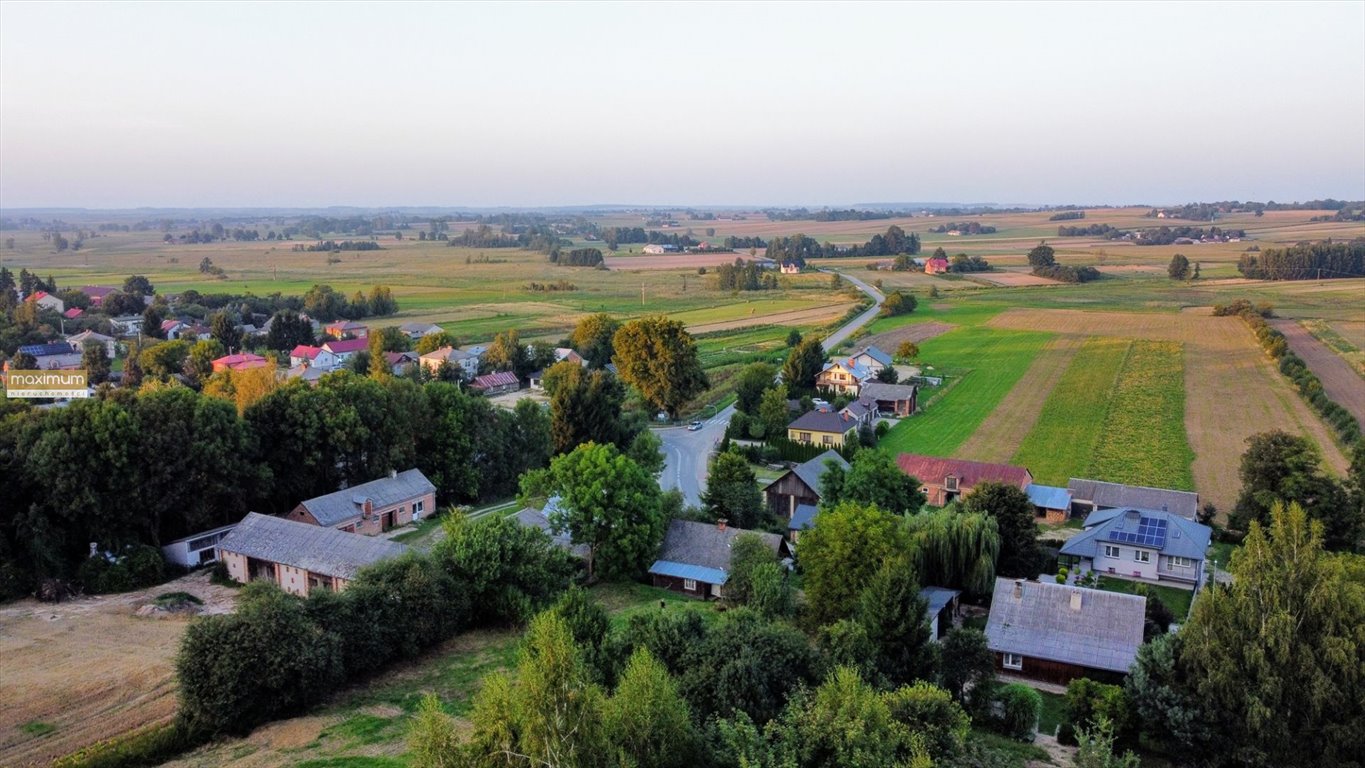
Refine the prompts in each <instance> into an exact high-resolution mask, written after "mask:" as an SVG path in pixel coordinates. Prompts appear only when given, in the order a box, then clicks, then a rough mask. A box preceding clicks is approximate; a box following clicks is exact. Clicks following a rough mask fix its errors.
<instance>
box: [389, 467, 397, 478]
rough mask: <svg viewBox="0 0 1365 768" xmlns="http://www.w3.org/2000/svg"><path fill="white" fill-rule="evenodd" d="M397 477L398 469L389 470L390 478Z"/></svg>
mask: <svg viewBox="0 0 1365 768" xmlns="http://www.w3.org/2000/svg"><path fill="white" fill-rule="evenodd" d="M395 477H398V470H396V469H390V470H389V479H390V480H392V479H394V478H395Z"/></svg>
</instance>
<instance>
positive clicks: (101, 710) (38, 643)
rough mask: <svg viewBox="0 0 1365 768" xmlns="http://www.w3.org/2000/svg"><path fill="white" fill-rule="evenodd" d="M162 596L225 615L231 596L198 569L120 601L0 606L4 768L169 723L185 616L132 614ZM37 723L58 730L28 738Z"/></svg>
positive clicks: (0, 724) (107, 598)
mask: <svg viewBox="0 0 1365 768" xmlns="http://www.w3.org/2000/svg"><path fill="white" fill-rule="evenodd" d="M164 592H188V593H190V594H192V595H195V596H196V597H198V598H200V599H201V600H203V601H204V608H205V612H209V613H226V612H228V611H230V610H231V609H232V605H233V602H234V599H235V594H236V593H235V590H232V589H229V588H226V587H219V586H215V585H212V584H209V581H208V573H207V572H204V571H201V572H199V573H194V574H191V575H189V576H185V577H183V578H180V579H177V580H175V581H172V582H170V583H167V584H162V585H160V586H157V587H152V588H151V589H146V590H140V591H137V592H128V593H125V594H121V595H109V596H105V597H83V598H78V599H76V600H72V601H70V602H65V603H56V604H53V603H40V602H38V601H36V600H21V601H19V602H16V603H11V604H9V605H6V606H3V607H0V701H3V702H4V706H3V707H0V764H3V765H46V764H47V763H49V762H51V761H52V760H53V759H55V758H58V757H61V756H63V755H67V754H70V753H72V752H75V751H76V750H78V749H81V748H83V747H87V746H89V745H91V744H94V743H95V742H98V741H101V740H103V739H107V738H110V737H112V736H116V735H118V734H121V733H124V732H126V731H130V730H134V729H137V728H142V727H144V726H147V725H152V724H157V723H164V722H168V721H169V720H170V719H171V718H172V717H174V715H175V706H176V699H175V694H176V685H175V672H174V660H175V652H176V649H177V648H178V647H179V645H180V637H181V635H182V634H184V631H185V627H186V626H188V624H189V621H190V617H189V616H188V615H183V616H182V615H170V616H162V617H158V618H151V617H148V618H142V617H138V616H136V615H134V614H135V612H136V611H137V609H138V608H140V607H141V606H143V605H147V604H148V603H150V602H151V601H152V600H153V599H154V598H155V597H156V596H157V595H160V594H162V593H164ZM35 721H36V722H42V723H48V724H50V725H53V726H55V727H56V730H54V731H53V732H51V733H49V734H46V735H43V736H32V735H30V734H27V733H24V731H23V730H22V727H23V726H24V725H25V724H27V723H31V722H35Z"/></svg>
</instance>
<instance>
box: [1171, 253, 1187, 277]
mask: <svg viewBox="0 0 1365 768" xmlns="http://www.w3.org/2000/svg"><path fill="white" fill-rule="evenodd" d="M1166 274H1167V275H1170V277H1171V279H1172V280H1187V279H1189V277H1190V260H1189V259H1187V258H1185V256H1184V255H1183V254H1179V253H1177V254H1176V255H1174V256H1172V257H1171V263H1170V264H1169V265H1168V266H1167V267H1166Z"/></svg>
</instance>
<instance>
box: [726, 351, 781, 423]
mask: <svg viewBox="0 0 1365 768" xmlns="http://www.w3.org/2000/svg"><path fill="white" fill-rule="evenodd" d="M735 378H736V382H737V383H736V384H735V409H736V410H738V411H740V412H741V413H747V414H750V415H752V414H754V413H756V412H757V411H758V403H759V400H761V399H762V397H763V392H764V391H765V390H767V389H769V388H770V387H772V386H773V380H774V379H775V378H777V368H776V367H774V366H773V365H772V364H770V363H764V362H758V363H750V364H749V365H746V366H745V367H744V369H743V370H741V371H740V372H739V376H737V377H735Z"/></svg>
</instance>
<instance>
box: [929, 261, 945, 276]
mask: <svg viewBox="0 0 1365 768" xmlns="http://www.w3.org/2000/svg"><path fill="white" fill-rule="evenodd" d="M947 271H948V260H947V259H941V258H940V259H929V260H928V261H926V262H924V274H926V275H940V274H943V273H944V272H947Z"/></svg>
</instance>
